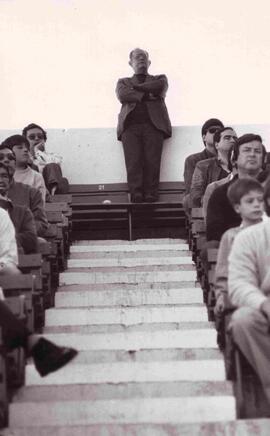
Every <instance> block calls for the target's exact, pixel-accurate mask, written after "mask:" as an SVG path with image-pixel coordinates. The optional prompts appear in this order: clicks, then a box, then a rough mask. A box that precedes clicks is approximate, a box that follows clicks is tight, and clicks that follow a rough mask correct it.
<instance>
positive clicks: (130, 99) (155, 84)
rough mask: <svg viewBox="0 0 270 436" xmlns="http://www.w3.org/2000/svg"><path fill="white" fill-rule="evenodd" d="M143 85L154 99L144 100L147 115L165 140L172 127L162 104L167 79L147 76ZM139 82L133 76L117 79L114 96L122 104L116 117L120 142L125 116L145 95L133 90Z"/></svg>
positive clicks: (162, 76)
mask: <svg viewBox="0 0 270 436" xmlns="http://www.w3.org/2000/svg"><path fill="white" fill-rule="evenodd" d="M145 83H147V84H148V85H149V90H150V92H152V93H153V94H154V95H155V97H158V98H156V99H153V100H146V101H145V104H146V107H147V110H148V114H149V117H150V120H151V122H152V123H153V125H154V126H155V127H156V128H157V129H158V130H161V131H162V132H163V134H164V137H165V138H168V137H170V136H171V134H172V127H171V123H170V119H169V115H168V111H167V108H166V105H165V102H164V99H165V95H166V91H167V89H168V82H167V78H166V76H165V75H164V74H161V75H158V76H151V75H149V74H147V76H146V80H145ZM138 84H139V81H138V79H137V77H136V75H134V76H133V77H125V78H123V79H119V80H118V82H117V86H116V95H117V98H118V99H119V101H120V102H121V103H122V107H121V110H120V113H119V115H118V125H117V138H118V139H119V140H121V136H122V133H123V131H124V129H125V121H126V119H127V116H128V115H129V113H130V112H131V111H133V109H134V108H135V106H136V103H138V102H141V101H142V99H143V97H144V95H145V93H144V92H141V91H137V90H135V89H133V85H138Z"/></svg>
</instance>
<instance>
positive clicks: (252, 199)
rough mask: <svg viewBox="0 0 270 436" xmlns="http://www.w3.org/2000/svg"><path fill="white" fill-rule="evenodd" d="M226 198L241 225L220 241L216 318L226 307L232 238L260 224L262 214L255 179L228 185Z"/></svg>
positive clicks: (262, 205)
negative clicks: (247, 228)
mask: <svg viewBox="0 0 270 436" xmlns="http://www.w3.org/2000/svg"><path fill="white" fill-rule="evenodd" d="M227 196H228V199H229V202H230V204H231V205H232V207H233V208H234V210H235V212H236V213H237V214H239V215H240V218H241V224H240V226H239V227H233V228H231V229H229V230H227V231H226V232H225V233H224V234H223V236H222V238H221V241H220V246H219V250H218V257H217V264H216V271H215V296H216V306H215V315H216V316H219V315H221V314H222V313H223V311H224V309H225V308H226V307H227V306H228V257H229V253H230V251H231V247H232V243H233V241H234V238H235V236H236V235H237V233H239V231H240V230H243V229H245V228H246V227H249V226H251V225H253V224H257V223H259V222H261V221H262V218H263V213H264V203H263V187H262V185H261V184H260V183H259V182H258V181H257V180H256V179H251V178H244V179H238V180H237V181H236V182H235V183H233V184H232V185H230V187H229V189H228V192H227Z"/></svg>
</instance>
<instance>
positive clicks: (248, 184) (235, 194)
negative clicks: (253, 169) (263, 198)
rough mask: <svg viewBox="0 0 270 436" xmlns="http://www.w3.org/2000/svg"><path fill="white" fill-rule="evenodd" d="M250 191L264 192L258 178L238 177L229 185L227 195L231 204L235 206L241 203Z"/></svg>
mask: <svg viewBox="0 0 270 436" xmlns="http://www.w3.org/2000/svg"><path fill="white" fill-rule="evenodd" d="M250 191H259V192H261V193H263V187H262V185H261V184H260V183H259V182H258V180H256V179H251V178H244V179H238V180H236V181H235V182H234V183H232V184H231V185H230V186H229V189H228V191H227V197H228V199H229V202H230V203H231V205H232V206H235V205H236V204H240V202H241V199H242V197H243V196H244V195H246V194H248V193H249V192H250Z"/></svg>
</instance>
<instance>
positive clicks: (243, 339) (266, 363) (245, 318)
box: [230, 307, 270, 404]
mask: <svg viewBox="0 0 270 436" xmlns="http://www.w3.org/2000/svg"><path fill="white" fill-rule="evenodd" d="M230 327H231V329H232V335H233V340H234V342H235V343H236V344H237V345H238V347H239V349H240V350H241V351H242V353H243V354H244V356H245V357H246V359H247V360H248V362H249V363H250V365H251V366H252V367H253V369H254V370H255V372H256V373H257V375H258V377H259V379H260V380H261V383H262V386H263V388H264V390H265V394H266V396H267V399H268V401H269V404H270V331H269V330H270V326H269V321H268V319H267V318H266V316H265V315H263V313H261V312H260V311H259V310H256V309H252V308H249V307H241V308H240V309H237V310H236V311H235V312H234V313H233V315H232V320H231V325H230Z"/></svg>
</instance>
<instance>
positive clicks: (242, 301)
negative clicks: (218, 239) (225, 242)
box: [228, 227, 267, 309]
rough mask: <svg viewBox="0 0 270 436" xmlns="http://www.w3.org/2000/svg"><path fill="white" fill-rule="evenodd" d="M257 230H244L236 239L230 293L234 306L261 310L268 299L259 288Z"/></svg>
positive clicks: (229, 282)
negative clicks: (255, 231)
mask: <svg viewBox="0 0 270 436" xmlns="http://www.w3.org/2000/svg"><path fill="white" fill-rule="evenodd" d="M255 228H256V227H255ZM255 228H249V229H246V230H242V231H241V233H239V234H238V235H237V236H236V237H235V240H234V243H233V246H232V249H231V252H230V255H229V279H228V292H229V297H230V300H231V302H232V304H233V305H235V306H237V307H242V306H248V307H251V308H254V309H260V306H261V305H262V303H263V302H264V301H266V300H267V297H266V296H265V295H264V294H263V292H262V291H261V289H260V286H259V277H258V265H257V256H256V233H252V231H254V229H255Z"/></svg>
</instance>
